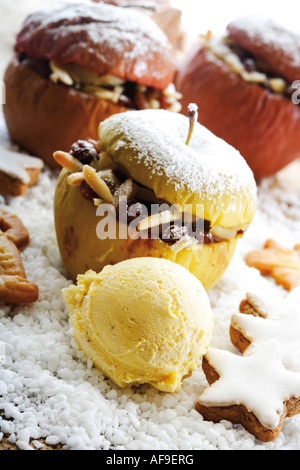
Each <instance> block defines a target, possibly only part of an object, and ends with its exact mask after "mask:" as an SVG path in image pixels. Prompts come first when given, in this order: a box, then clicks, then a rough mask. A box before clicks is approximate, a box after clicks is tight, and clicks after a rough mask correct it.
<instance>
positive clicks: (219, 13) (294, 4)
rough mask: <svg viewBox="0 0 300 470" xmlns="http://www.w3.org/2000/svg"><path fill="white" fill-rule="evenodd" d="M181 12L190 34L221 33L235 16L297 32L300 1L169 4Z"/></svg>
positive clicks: (218, 0)
mask: <svg viewBox="0 0 300 470" xmlns="http://www.w3.org/2000/svg"><path fill="white" fill-rule="evenodd" d="M172 4H173V5H174V6H175V7H177V8H179V9H181V10H182V11H183V12H184V15H183V21H184V26H185V27H186V28H188V29H189V30H190V31H191V33H195V32H197V34H199V33H204V32H206V31H207V30H208V29H211V30H213V31H214V32H216V33H222V32H223V31H224V29H225V28H226V25H227V24H228V23H229V21H231V20H232V19H234V18H235V17H238V16H244V15H261V16H266V17H269V18H273V19H275V20H277V21H279V22H280V23H281V24H283V25H285V26H287V27H289V28H290V29H293V30H295V31H298V32H300V23H299V13H300V0H280V1H278V0H273V1H271V0H250V1H243V0H172Z"/></svg>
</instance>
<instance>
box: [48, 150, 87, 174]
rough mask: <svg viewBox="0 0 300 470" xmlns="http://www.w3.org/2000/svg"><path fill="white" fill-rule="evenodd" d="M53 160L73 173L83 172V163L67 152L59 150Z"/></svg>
mask: <svg viewBox="0 0 300 470" xmlns="http://www.w3.org/2000/svg"><path fill="white" fill-rule="evenodd" d="M53 158H54V160H55V161H56V162H57V163H58V164H59V165H61V166H62V167H63V168H65V169H66V170H68V171H70V172H71V173H77V172H80V171H82V163H80V161H79V160H76V158H74V157H73V156H72V155H70V154H69V153H67V152H62V151H60V150H59V151H58V152H55V153H54V154H53Z"/></svg>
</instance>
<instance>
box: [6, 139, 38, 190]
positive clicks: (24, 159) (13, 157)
mask: <svg viewBox="0 0 300 470" xmlns="http://www.w3.org/2000/svg"><path fill="white" fill-rule="evenodd" d="M42 168H43V162H42V160H40V159H39V158H35V157H30V156H27V155H24V154H21V153H18V152H14V151H12V150H8V149H7V148H5V147H3V146H2V145H0V172H2V173H5V174H6V175H8V176H10V177H11V178H14V179H18V180H20V181H21V182H22V183H24V184H28V183H30V177H29V174H28V173H27V171H26V170H27V169H38V170H41V169H42Z"/></svg>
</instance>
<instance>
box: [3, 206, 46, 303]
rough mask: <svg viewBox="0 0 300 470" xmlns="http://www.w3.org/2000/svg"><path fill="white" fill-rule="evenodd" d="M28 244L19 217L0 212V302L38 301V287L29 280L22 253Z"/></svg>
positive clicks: (27, 235) (26, 234)
mask: <svg viewBox="0 0 300 470" xmlns="http://www.w3.org/2000/svg"><path fill="white" fill-rule="evenodd" d="M28 243H29V234H28V232H27V229H26V228H25V227H24V225H23V224H22V222H21V221H20V220H19V219H18V217H17V216H14V215H12V214H9V213H8V212H6V211H1V210H0V302H7V303H12V304H29V303H33V302H36V301H37V300H38V295H39V290H38V287H37V286H36V285H35V284H32V283H31V282H29V281H28V280H27V278H26V274H25V270H24V266H23V262H22V258H21V253H20V248H21V247H22V248H23V247H25V246H26V245H27V244H28Z"/></svg>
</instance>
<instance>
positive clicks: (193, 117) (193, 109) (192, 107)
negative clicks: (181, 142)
mask: <svg viewBox="0 0 300 470" xmlns="http://www.w3.org/2000/svg"><path fill="white" fill-rule="evenodd" d="M188 118H189V120H190V128H189V133H188V136H187V139H186V142H185V143H186V145H189V143H190V141H191V138H192V135H193V130H194V126H195V122H197V120H198V106H197V105H196V104H195V103H190V104H189V105H188Z"/></svg>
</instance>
